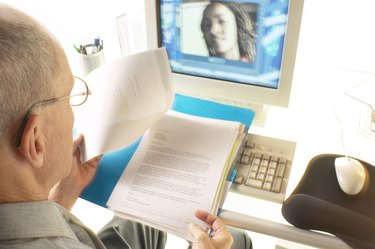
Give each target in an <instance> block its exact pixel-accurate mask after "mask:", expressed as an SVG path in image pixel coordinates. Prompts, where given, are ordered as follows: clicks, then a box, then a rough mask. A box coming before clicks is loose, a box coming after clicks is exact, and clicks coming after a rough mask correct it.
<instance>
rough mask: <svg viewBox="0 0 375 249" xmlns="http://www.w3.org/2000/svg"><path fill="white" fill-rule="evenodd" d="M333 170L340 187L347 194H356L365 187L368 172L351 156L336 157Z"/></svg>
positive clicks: (361, 191)
mask: <svg viewBox="0 0 375 249" xmlns="http://www.w3.org/2000/svg"><path fill="white" fill-rule="evenodd" d="M335 170H336V175H337V181H338V182H339V185H340V188H341V189H342V191H344V192H345V193H347V194H348V195H357V194H360V193H363V192H364V191H365V190H366V189H367V186H368V182H369V179H368V178H369V174H368V172H367V169H366V167H365V166H363V164H362V163H361V162H359V161H358V160H356V159H354V158H351V157H337V158H336V159H335Z"/></svg>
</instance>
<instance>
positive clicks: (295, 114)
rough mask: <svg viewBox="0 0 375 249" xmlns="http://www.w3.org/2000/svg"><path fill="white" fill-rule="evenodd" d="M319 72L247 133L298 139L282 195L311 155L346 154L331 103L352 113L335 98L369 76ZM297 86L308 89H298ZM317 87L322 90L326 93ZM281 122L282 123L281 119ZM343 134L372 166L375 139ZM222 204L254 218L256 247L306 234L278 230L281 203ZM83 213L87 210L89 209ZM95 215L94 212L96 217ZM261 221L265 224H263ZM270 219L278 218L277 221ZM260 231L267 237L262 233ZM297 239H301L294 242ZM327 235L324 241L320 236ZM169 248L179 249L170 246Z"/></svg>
mask: <svg viewBox="0 0 375 249" xmlns="http://www.w3.org/2000/svg"><path fill="white" fill-rule="evenodd" d="M321 72H322V75H324V77H321V76H316V78H314V77H311V78H307V77H304V76H303V75H299V74H297V75H296V80H298V82H300V84H296V85H295V88H294V89H293V91H296V92H298V93H299V94H298V95H296V94H295V95H293V97H292V99H291V103H290V107H289V108H288V109H283V108H271V109H270V110H269V114H268V120H267V122H266V124H265V126H264V127H251V128H250V132H251V133H255V134H260V135H268V136H273V137H277V138H282V139H287V140H293V141H296V142H297V149H296V153H295V156H294V162H293V168H292V172H291V176H290V180H289V184H288V188H287V194H286V196H289V195H290V193H291V192H292V191H293V190H294V188H295V187H296V186H297V184H298V182H299V180H300V178H301V177H302V175H303V173H304V170H305V168H306V166H307V164H308V162H309V160H310V159H311V158H312V157H314V156H316V155H318V154H323V153H341V154H342V153H344V149H343V147H342V144H341V139H340V136H341V124H340V123H339V122H338V121H337V119H336V117H335V106H337V105H338V104H339V106H340V108H344V109H348V108H349V109H348V112H347V113H345V115H351V113H350V106H342V105H346V103H345V102H343V103H341V102H340V101H341V98H339V97H341V96H342V95H343V92H344V90H346V89H348V88H349V87H350V86H352V85H354V84H357V83H359V82H360V81H361V80H363V79H366V78H367V77H369V74H368V73H360V72H354V71H348V70H322V71H321ZM318 78H320V79H322V78H324V80H323V81H319V80H318ZM312 84H315V85H314V87H311V86H312ZM301 89H306V90H304V91H302V90H301ZM321 89H325V91H322V90H321ZM317 99H319V101H317ZM312 103H313V104H312ZM336 109H337V108H336ZM344 118H345V117H344ZM280 120H283V121H284V122H280ZM346 133H347V134H346V136H345V137H346V138H349V139H346V140H345V142H346V144H347V148H348V150H349V151H348V152H349V154H350V155H352V156H355V157H358V158H361V159H363V160H366V161H368V162H370V163H372V164H375V163H374V162H375V158H374V156H375V155H374V153H370V152H369V151H370V150H371V149H372V150H374V149H375V141H372V140H368V139H364V138H362V137H360V136H359V135H358V134H357V133H356V131H353V130H351V131H347V132H346ZM353 145H355V146H353ZM359 145H365V146H359ZM76 208H79V207H76ZM223 208H224V209H225V210H226V211H224V212H223V213H222V214H221V217H222V218H223V219H224V220H225V221H226V222H227V223H228V224H230V225H236V226H238V225H239V226H242V225H243V222H242V221H243V220H242V219H241V216H238V215H236V214H241V215H247V216H249V217H254V218H249V220H247V221H246V224H245V225H246V227H249V228H250V229H251V230H253V231H249V234H250V236H251V238H252V240H253V243H254V247H255V248H265V249H268V248H270V249H271V248H275V244H276V243H280V241H279V239H278V238H276V237H272V236H268V235H270V234H271V235H274V236H280V237H282V238H283V239H292V240H294V241H299V242H304V240H303V237H304V234H305V233H304V232H302V231H299V230H298V229H295V228H294V227H288V228H287V231H288V232H287V233H286V234H285V233H284V234H280V233H279V232H280V231H283V230H285V229H284V228H283V227H284V226H285V225H287V222H286V221H285V219H284V218H283V217H282V215H281V205H280V204H277V203H272V202H267V201H263V200H259V199H255V198H251V197H247V196H242V195H238V194H235V193H229V194H228V197H227V200H226V202H225V203H224V206H223ZM75 210H77V209H75ZM75 210H73V211H75ZM86 210H88V209H86ZM106 211H108V210H106ZM84 212H86V214H87V211H84ZM77 214H78V216H79V217H80V218H82V219H83V221H84V222H85V223H86V224H87V225H88V226H89V227H93V228H95V227H97V228H100V227H101V226H102V225H103V224H104V223H105V222H104V221H103V223H102V224H100V222H99V221H97V220H96V221H95V220H93V219H92V218H85V217H83V216H82V212H81V211H77ZM96 217H98V216H97V215H96ZM103 217H105V218H110V217H111V213H109V214H108V213H106V214H105V215H103ZM239 218H240V219H239ZM104 220H105V219H104ZM263 220H264V221H265V222H263ZM98 222H99V223H98ZM272 222H276V224H275V223H272ZM270 227H272V229H270ZM94 230H95V229H94ZM254 231H255V232H254ZM261 233H265V234H268V235H263V234H261ZM309 236H310V235H309ZM313 236H314V235H313ZM296 237H300V239H301V238H302V239H301V240H295V238H296ZM325 238H326V241H325V240H324V239H325ZM175 242H176V243H182V245H184V243H186V242H185V241H179V240H178V239H175ZM326 242H327V243H329V244H330V245H331V247H327V248H345V244H343V243H342V242H341V241H340V240H337V239H333V240H332V238H330V237H319V241H318V244H314V246H319V247H320V246H321V245H325V244H326ZM319 243H321V244H319ZM171 248H180V247H177V246H176V244H174V245H173V246H171ZM296 248H301V245H298V246H297V247H296ZM309 248H310V247H309Z"/></svg>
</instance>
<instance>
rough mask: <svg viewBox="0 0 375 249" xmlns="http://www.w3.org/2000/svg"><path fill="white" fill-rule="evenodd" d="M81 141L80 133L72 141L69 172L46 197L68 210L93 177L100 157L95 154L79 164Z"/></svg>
mask: <svg viewBox="0 0 375 249" xmlns="http://www.w3.org/2000/svg"><path fill="white" fill-rule="evenodd" d="M82 142H83V136H82V135H80V136H79V137H78V138H77V139H76V140H75V141H74V143H73V160H72V169H71V171H70V174H69V175H68V176H67V177H66V178H64V179H63V180H62V181H60V182H59V183H57V184H56V185H55V186H54V187H53V188H52V189H51V191H50V193H49V197H48V199H50V200H53V201H55V202H56V203H58V204H60V205H61V206H63V207H65V208H67V209H68V210H70V209H71V208H72V207H73V205H74V203H75V202H76V200H77V199H78V197H79V196H80V194H81V192H82V191H83V190H84V189H85V188H86V186H87V185H88V184H89V183H90V182H91V181H92V179H93V178H94V176H95V172H96V169H97V167H98V164H99V160H100V158H101V156H97V157H94V158H93V159H91V160H89V161H87V162H86V163H84V164H81V160H80V158H81V154H80V153H81V152H80V149H79V148H80V145H81V144H82Z"/></svg>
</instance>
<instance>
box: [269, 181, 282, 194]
mask: <svg viewBox="0 0 375 249" xmlns="http://www.w3.org/2000/svg"><path fill="white" fill-rule="evenodd" d="M282 182H283V178H282V177H276V178H275V181H274V182H273V185H272V192H275V193H280V190H281V184H282Z"/></svg>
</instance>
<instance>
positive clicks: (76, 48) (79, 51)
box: [73, 44, 81, 53]
mask: <svg viewBox="0 0 375 249" xmlns="http://www.w3.org/2000/svg"><path fill="white" fill-rule="evenodd" d="M73 47H74V48H75V50H76V51H77V52H78V53H81V50H80V49H79V48H78V47H77V46H76V45H74V44H73Z"/></svg>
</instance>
